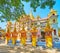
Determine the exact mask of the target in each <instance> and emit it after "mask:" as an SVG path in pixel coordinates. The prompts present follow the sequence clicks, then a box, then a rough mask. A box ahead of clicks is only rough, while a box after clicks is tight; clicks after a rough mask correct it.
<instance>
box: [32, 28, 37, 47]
mask: <svg viewBox="0 0 60 53" xmlns="http://www.w3.org/2000/svg"><path fill="white" fill-rule="evenodd" d="M31 33H32V36H31V38H32V46H34V47H35V46H36V41H37V29H36V27H33V29H32V30H31Z"/></svg>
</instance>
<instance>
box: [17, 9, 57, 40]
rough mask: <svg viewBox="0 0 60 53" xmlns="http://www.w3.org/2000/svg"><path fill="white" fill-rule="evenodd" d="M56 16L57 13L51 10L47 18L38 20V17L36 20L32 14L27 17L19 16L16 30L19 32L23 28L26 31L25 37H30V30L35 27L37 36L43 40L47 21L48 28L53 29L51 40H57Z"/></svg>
mask: <svg viewBox="0 0 60 53" xmlns="http://www.w3.org/2000/svg"><path fill="white" fill-rule="evenodd" d="M57 19H58V15H57V12H56V11H55V10H53V9H51V10H50V12H49V14H48V16H47V18H40V16H37V17H36V18H35V17H34V16H33V14H32V12H31V13H30V14H29V15H21V16H20V18H19V19H18V20H19V21H16V29H17V31H20V30H21V29H22V26H24V27H25V30H26V31H27V35H28V36H29V35H30V32H29V31H30V30H31V29H32V27H34V26H35V27H36V28H37V30H38V34H39V35H40V38H42V39H44V38H45V32H44V28H45V27H46V24H47V20H48V21H49V24H50V27H51V28H53V31H52V36H53V38H58V21H57Z"/></svg>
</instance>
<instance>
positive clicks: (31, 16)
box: [30, 10, 34, 19]
mask: <svg viewBox="0 0 60 53" xmlns="http://www.w3.org/2000/svg"><path fill="white" fill-rule="evenodd" d="M30 18H31V19H34V16H33V14H32V10H31V11H30Z"/></svg>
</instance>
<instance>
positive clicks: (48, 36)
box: [45, 22, 53, 48]
mask: <svg viewBox="0 0 60 53" xmlns="http://www.w3.org/2000/svg"><path fill="white" fill-rule="evenodd" d="M52 30H53V29H52V28H51V27H50V25H49V22H47V25H46V27H45V41H46V46H47V47H48V48H52V46H53V45H52Z"/></svg>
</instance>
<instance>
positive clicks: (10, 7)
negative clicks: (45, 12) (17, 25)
mask: <svg viewBox="0 0 60 53" xmlns="http://www.w3.org/2000/svg"><path fill="white" fill-rule="evenodd" d="M22 1H24V2H30V7H31V8H33V10H34V12H35V11H36V8H37V7H40V8H43V9H44V8H46V6H48V7H49V8H52V7H53V5H54V4H55V0H0V14H1V16H0V21H2V22H3V21H9V20H18V18H19V16H20V15H22V14H25V11H24V4H23V3H22Z"/></svg>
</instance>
